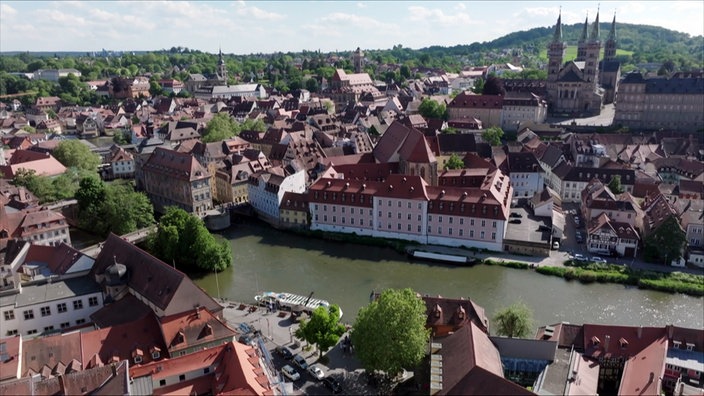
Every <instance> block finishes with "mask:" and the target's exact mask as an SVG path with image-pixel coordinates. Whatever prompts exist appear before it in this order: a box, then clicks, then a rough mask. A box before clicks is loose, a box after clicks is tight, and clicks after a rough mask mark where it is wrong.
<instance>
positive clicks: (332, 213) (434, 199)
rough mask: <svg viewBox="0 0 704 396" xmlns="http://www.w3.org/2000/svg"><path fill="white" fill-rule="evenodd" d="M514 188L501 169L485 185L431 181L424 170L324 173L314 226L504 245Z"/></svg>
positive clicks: (314, 202) (313, 198) (314, 198)
mask: <svg viewBox="0 0 704 396" xmlns="http://www.w3.org/2000/svg"><path fill="white" fill-rule="evenodd" d="M512 196H513V188H512V187H511V186H510V183H509V182H508V177H506V176H505V175H504V174H503V173H502V172H501V171H499V170H495V171H494V172H493V173H491V174H490V175H488V176H487V178H486V180H485V182H484V183H483V184H482V186H481V187H480V188H458V187H449V186H447V187H446V186H442V187H440V186H439V187H432V186H428V184H427V183H426V182H425V181H423V179H421V177H420V176H418V175H416V176H405V175H399V174H391V175H389V176H388V177H387V178H386V180H384V181H372V180H367V181H363V180H352V179H347V180H344V179H320V180H318V181H317V182H316V183H314V184H313V185H312V186H311V187H310V191H309V197H308V202H309V204H308V205H309V209H310V213H311V229H314V230H317V229H319V230H324V231H332V232H344V233H356V234H358V235H369V236H373V237H382V238H394V239H405V240H411V241H416V242H419V243H424V244H437V245H447V246H467V247H477V248H485V249H490V250H502V248H503V245H502V241H503V237H504V235H505V232H506V221H507V219H508V211H509V206H510V202H511V198H512Z"/></svg>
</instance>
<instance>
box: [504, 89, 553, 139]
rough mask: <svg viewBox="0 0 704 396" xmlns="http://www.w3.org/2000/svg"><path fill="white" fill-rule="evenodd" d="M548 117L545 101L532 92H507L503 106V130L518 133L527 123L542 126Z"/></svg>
mask: <svg viewBox="0 0 704 396" xmlns="http://www.w3.org/2000/svg"><path fill="white" fill-rule="evenodd" d="M547 115H548V104H547V102H546V101H545V99H543V98H541V97H540V96H538V95H536V94H534V93H532V92H506V95H505V96H504V99H503V104H502V106H501V129H503V130H504V131H515V132H517V131H518V128H519V127H520V125H521V124H522V123H524V122H526V121H530V122H534V123H536V124H542V123H543V122H545V118H546V117H547Z"/></svg>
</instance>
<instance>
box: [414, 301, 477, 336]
mask: <svg viewBox="0 0 704 396" xmlns="http://www.w3.org/2000/svg"><path fill="white" fill-rule="evenodd" d="M422 298H423V302H424V303H425V308H426V312H427V314H428V318H427V320H426V325H427V326H430V327H431V328H433V329H434V332H435V335H436V336H443V335H446V334H443V333H444V332H443V331H441V329H442V328H443V326H446V325H453V326H452V327H453V328H459V327H461V326H464V325H466V324H467V323H468V322H470V321H472V322H473V323H474V324H475V325H477V326H478V327H479V329H481V330H482V331H484V332H488V329H489V319H488V318H487V316H486V313H485V312H484V308H482V307H481V306H479V305H477V303H475V302H474V301H472V300H470V299H464V298H446V297H442V296H437V297H433V296H427V295H426V296H423V297H422Z"/></svg>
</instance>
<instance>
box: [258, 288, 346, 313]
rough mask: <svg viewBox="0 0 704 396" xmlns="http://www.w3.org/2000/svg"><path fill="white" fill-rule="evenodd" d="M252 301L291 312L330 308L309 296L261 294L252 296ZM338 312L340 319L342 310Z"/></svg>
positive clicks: (322, 301)
mask: <svg viewBox="0 0 704 396" xmlns="http://www.w3.org/2000/svg"><path fill="white" fill-rule="evenodd" d="M311 295H312V293H311ZM254 299H255V300H256V301H257V303H259V304H260V305H265V306H267V305H269V304H271V305H272V306H273V307H274V308H279V309H288V310H291V311H292V312H301V311H309V312H312V311H314V310H315V309H316V308H318V307H325V308H327V307H329V306H330V303H329V302H327V301H325V300H320V299H317V298H312V297H311V296H308V297H306V296H300V295H298V294H292V293H276V292H263V293H262V294H260V295H258V296H254ZM339 311H340V318H342V309H340V310H339Z"/></svg>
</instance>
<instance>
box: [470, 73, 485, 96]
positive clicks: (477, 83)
mask: <svg viewBox="0 0 704 396" xmlns="http://www.w3.org/2000/svg"><path fill="white" fill-rule="evenodd" d="M472 92H474V93H475V94H479V95H481V94H482V93H483V92H484V79H483V78H481V77H479V78H478V79H476V80H474V87H472Z"/></svg>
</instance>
